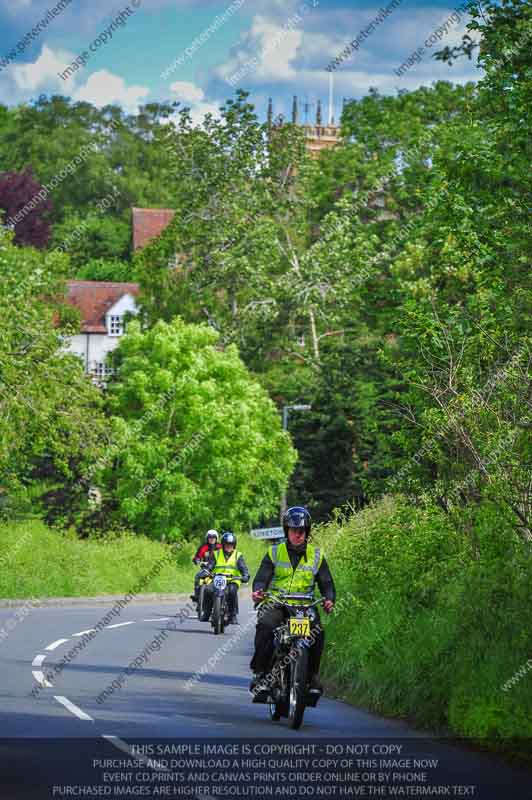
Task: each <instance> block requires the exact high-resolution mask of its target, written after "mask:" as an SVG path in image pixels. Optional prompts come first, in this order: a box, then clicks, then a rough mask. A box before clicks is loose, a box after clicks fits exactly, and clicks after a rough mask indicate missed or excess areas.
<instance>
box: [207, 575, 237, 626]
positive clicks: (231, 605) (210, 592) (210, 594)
mask: <svg viewBox="0 0 532 800" xmlns="http://www.w3.org/2000/svg"><path fill="white" fill-rule="evenodd" d="M225 594H226V597H227V610H228V611H229V615H230V616H232V615H233V614H238V583H235V582H234V581H231V583H228V584H227V588H226V590H225ZM213 599H214V586H213V585H212V583H208V584H207V586H206V587H205V593H204V595H203V610H204V612H205V613H206V614H207V616H208V617H210V615H211V611H212V602H213Z"/></svg>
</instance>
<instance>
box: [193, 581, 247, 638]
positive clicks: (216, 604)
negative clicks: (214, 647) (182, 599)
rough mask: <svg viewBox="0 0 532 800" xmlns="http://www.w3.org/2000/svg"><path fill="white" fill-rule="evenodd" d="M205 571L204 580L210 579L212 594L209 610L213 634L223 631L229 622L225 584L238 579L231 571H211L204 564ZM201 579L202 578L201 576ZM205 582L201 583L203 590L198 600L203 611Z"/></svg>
mask: <svg viewBox="0 0 532 800" xmlns="http://www.w3.org/2000/svg"><path fill="white" fill-rule="evenodd" d="M204 572H205V573H206V578H205V579H206V580H207V578H208V582H211V581H212V585H213V596H212V611H211V625H212V627H213V629H214V633H215V634H219V633H223V632H224V630H225V628H226V626H227V625H228V624H229V608H228V605H227V584H228V583H229V582H230V581H235V580H238V579H237V578H235V576H234V575H233V574H232V573H229V572H212V571H211V570H210V569H208V568H207V567H206V566H205V567H204ZM202 580H203V578H202ZM205 586H206V583H205V584H204V585H203V592H201V586H200V592H201V593H200V595H199V602H198V609H199V605H200V603H201V607H202V612H203V600H204V592H205Z"/></svg>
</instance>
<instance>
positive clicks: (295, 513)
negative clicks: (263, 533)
mask: <svg viewBox="0 0 532 800" xmlns="http://www.w3.org/2000/svg"><path fill="white" fill-rule="evenodd" d="M311 527H312V519H311V517H310V514H309V512H308V511H307V509H306V508H303V506H292V508H289V509H288V510H287V511H285V513H284V514H283V530H284V535H285V536H288V528H304V529H305V536H306V537H307V539H308V537H309V535H310V529H311Z"/></svg>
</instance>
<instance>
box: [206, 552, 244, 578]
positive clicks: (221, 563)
mask: <svg viewBox="0 0 532 800" xmlns="http://www.w3.org/2000/svg"><path fill="white" fill-rule="evenodd" d="M241 555H242V553H239V552H237V551H236V550H233V552H232V553H230V555H229V557H228V558H227V560H226V558H225V553H224V551H223V549H222V548H220V549H219V550H215V551H214V566H213V568H212V570H211V571H212V572H214V574H215V575H216V573H217V572H225V573H228V574H230V575H232V576H233V577H232V579H231V580H240V581H241V580H242V575H241V574H240V570H239V569H238V566H237V563H236V562H237V561H238V559H239V558H240V556H241Z"/></svg>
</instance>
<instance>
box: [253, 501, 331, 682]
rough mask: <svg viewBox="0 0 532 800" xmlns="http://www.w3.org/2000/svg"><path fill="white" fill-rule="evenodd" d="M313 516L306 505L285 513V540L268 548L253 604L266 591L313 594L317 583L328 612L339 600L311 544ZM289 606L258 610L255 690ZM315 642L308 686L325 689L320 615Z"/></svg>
mask: <svg viewBox="0 0 532 800" xmlns="http://www.w3.org/2000/svg"><path fill="white" fill-rule="evenodd" d="M311 525H312V521H311V517H310V514H309V512H308V511H307V509H306V508H304V507H303V506H293V507H292V508H289V509H288V510H287V511H286V513H285V514H284V515H283V529H284V533H285V537H286V539H285V540H284V541H283V542H281V543H279V544H274V545H272V546H271V547H269V548H268V552H267V553H266V555H265V556H264V558H263V559H262V562H261V565H260V567H259V570H258V572H257V575H256V576H255V580H254V581H253V588H252V595H251V597H252V599H253V602H254V603H260V602H261V601H263V600H264V592H265V591H266V589H269V591H271V592H272V593H273V594H278V593H279V592H291V593H303V594H313V592H314V586H315V584H316V583H317V584H318V588H319V590H320V592H321V594H322V596H323V597H324V598H325V601H324V603H323V608H324V610H325V612H326V613H327V614H330V613H331V611H332V610H333V606H334V602H335V600H336V590H335V587H334V581H333V578H332V575H331V572H330V570H329V566H328V564H327V561H326V559H325V555H324V554H323V553H322V552H321V550H320V548H319V547H316V546H314V545H312V544H310V543H309V541H308V540H309V536H310V530H311ZM286 614H287V612H286V609H283V608H280V607H275V605H273V604H272V603H271V602H270V601H267V602H265V604H264V608H262V609H261V608H260V607H259V610H258V612H257V616H258V622H257V628H256V633H255V653H254V655H253V658H252V660H251V663H250V667H251V669H252V670H253V671H254V673H255V674H254V676H253V679H252V681H251V684H250V689H251V691H253V690H254V689H255V687H256V686H257V685H258V684H259V683H260V682H261V680H262V679H263V678H264V677H265V676H266V673H267V671H268V670H269V668H270V665H271V661H272V657H273V647H274V646H273V631H274V629H275V628H277V627H278V626H279V625H281V624H282V623H283V621H284V620H285V618H286ZM313 634H314V635H313V637H312V638H313V643H312V644H311V646H310V649H309V689H310V690H311V691H322V686H321V682H320V679H319V669H320V660H321V655H322V652H323V646H324V640H325V635H324V631H323V628H322V626H321V623H320V618H319V615H316V620H315V622H314V623H313Z"/></svg>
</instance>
